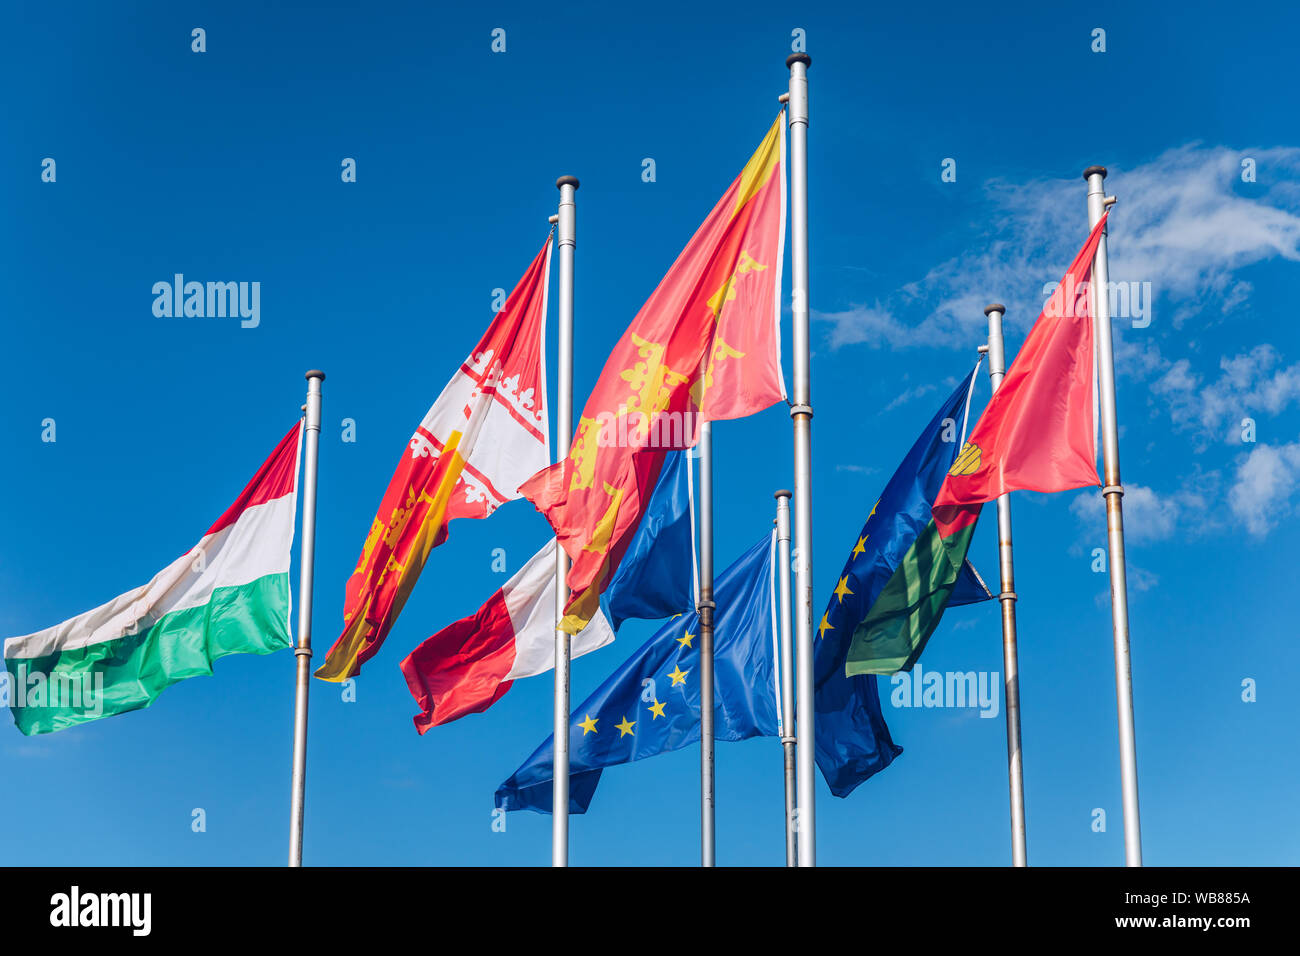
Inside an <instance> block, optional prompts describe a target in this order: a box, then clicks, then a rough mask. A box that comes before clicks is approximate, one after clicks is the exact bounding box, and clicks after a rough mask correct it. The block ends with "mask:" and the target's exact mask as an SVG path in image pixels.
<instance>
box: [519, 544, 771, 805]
mask: <svg viewBox="0 0 1300 956" xmlns="http://www.w3.org/2000/svg"><path fill="white" fill-rule="evenodd" d="M772 550H773V538H772V537H771V536H770V535H769V536H765V537H764V538H763V539H762V540H761V541H759V542H757V543H756V544H755V545H754V546H753V547H752V548H750V549H749V550H748V551H746V552H745V553H744V554H743V555H741V556H740V558H739V559H738V560H737V561H736V562H735V563H734V564H733V565H731V567H729V568H727V570H725V571H723V572H722V574H721V575H719V576H718V579H717V582H716V585H715V587H714V601H715V602H716V603H717V610H716V611H715V615H714V628H713V676H714V694H713V703H714V725H713V733H714V737H715V739H717V740H744V739H746V738H748V737H757V736H773V737H774V736H776V733H777V727H776V719H777V706H776V684H775V667H774V663H773V661H774V653H773V626H772V623H773V622H772V618H773V603H772ZM699 643H700V642H699V617H698V615H697V614H696V613H695V612H694V611H691V612H690V613H689V614H683V615H681V616H679V617H675V618H673V619H672V620H671V621H669V622H668V623H666V624H665V625H664V626H663V627H661V628H660V629H659V630H658V632H656V633H655V635H654V636H653V637H651V638H650V640H648V641H646V643H645V644H644V645H642V647H641V648H640V649H639V650H637V651H636V653H634V654H633V655H632V656H631V657H630V658H628V659H627V661H625V662H624V663H623V665H622V666H621V667H619V668H618V670H616V671H615V672H614V673H613V674H611V675H610V677H609V679H608V680H606V681H605V682H604V683H603V684H601V685H600V687H598V688H596V691H595V693H593V694H592V695H591V696H590V697H588V698H587V699H586V700H585V701H583V702H582V703H581V704H579V705H578V706H577V707H575V708H574V709H573V716H572V720H571V722H570V727H569V771H570V772H569V812H570V813H585V812H586V810H587V807H588V806H589V805H590V803H591V797H592V795H593V794H594V793H595V791H596V784H597V783H598V782H599V781H600V775H601V772H602V770H603V769H604V768H605V767H610V766H613V765H614V764H620V763H629V762H631V761H633V760H641V759H643V758H645V757H653V756H654V755H655V754H660V753H664V752H666V751H669V750H680V749H681V748H682V747H686V746H688V745H690V744H693V743H695V742H696V741H697V740H699V739H700V683H699V662H700V648H699ZM554 746H555V744H554V735H552V736H550V737H548V738H547V739H546V741H545V743H543V744H542V745H541V746H540V747H538V748H537V750H536V751H534V753H533V755H532V756H531V757H529V758H528V759H527V760H525V761H524V764H523V766H521V767H520V768H519V769H518V770H516V771H515V773H514V776H512V777H511V778H510V779H509V780H507V781H506V782H505V783H503V784H502V785H501V786H500V787H499V788H498V789H497V792H496V805H497V806H498V807H504V808H505V809H506V810H536V811H537V812H539V813H550V812H551V786H552V778H553V775H554V771H553V770H552V767H553V765H554Z"/></svg>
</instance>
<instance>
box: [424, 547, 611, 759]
mask: <svg viewBox="0 0 1300 956" xmlns="http://www.w3.org/2000/svg"><path fill="white" fill-rule="evenodd" d="M555 596H556V595H555V539H554V538H552V539H551V540H550V541H548V542H546V546H545V547H543V548H542V550H541V551H538V552H537V553H536V554H535V555H533V557H532V558H531V559H530V560H529V561H528V563H527V564H525V565H524V566H523V567H522V568H520V569H519V571H518V572H516V573H515V575H514V577H512V578H511V579H510V580H509V581H507V582H506V583H505V584H504V585H503V586H502V587H500V588H498V589H497V591H496V593H495V594H493V595H492V597H490V598H488V600H487V603H486V604H484V605H483V606H482V607H481V608H479V611H478V613H477V614H474V615H471V616H470V617H467V618H464V619H462V620H459V621H456V622H455V623H453V624H449V625H447V626H446V627H444V628H443V629H442V630H441V631H439V632H438V633H437V634H435V635H433V637H431V638H429V639H428V640H427V641H425V642H424V643H423V644H421V645H420V646H419V647H417V648H416V649H415V650H413V651H412V652H411V653H410V655H409V656H408V657H407V658H406V660H404V661H402V673H403V674H404V675H405V676H406V686H407V687H409V688H410V689H411V696H413V697H414V698H415V701H416V703H417V704H419V705H420V710H421V713H420V714H418V715H417V716H416V717H415V729H416V730H418V731H419V732H420V733H421V734H423V733H424V732H425V731H426V730H428V729H429V728H430V727H435V726H437V725H438V724H445V723H447V722H449V721H452V720H455V719H456V718H457V717H463V716H465V715H466V714H478V713H482V712H483V711H485V710H487V709H488V708H489V707H491V706H492V705H493V704H494V703H496V702H497V701H498V700H500V699H501V697H502V695H503V694H505V692H506V691H508V690H509V689H510V685H511V683H513V682H514V680H515V679H516V678H519V677H533V676H535V675H537V674H544V673H545V672H546V671H549V670H551V669H552V668H553V667H554V666H555ZM613 640H614V632H613V631H612V630H611V629H610V626H609V624H608V623H607V622H606V621H605V618H604V616H603V615H601V614H600V612H597V613H596V616H595V617H594V618H592V620H591V624H590V625H589V626H588V627H587V628H586V629H585V630H583V632H582V633H581V634H579V635H577V637H575V638H574V639H573V641H572V644H571V646H570V656H571V657H581V656H582V655H583V654H586V653H589V652H591V651H594V650H598V649H599V648H602V647H604V646H605V645H606V644H608V643H610V642H611V641H613Z"/></svg>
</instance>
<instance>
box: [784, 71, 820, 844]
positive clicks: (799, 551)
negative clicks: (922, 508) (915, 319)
mask: <svg viewBox="0 0 1300 956" xmlns="http://www.w3.org/2000/svg"><path fill="white" fill-rule="evenodd" d="M811 63H812V58H811V57H810V56H808V54H807V53H794V54H791V55H790V56H788V57H786V60H785V65H786V66H787V67H789V68H790V114H789V123H790V265H791V269H790V299H791V302H790V311H791V313H792V322H791V324H792V326H793V339H794V402H793V404H792V405H791V406H790V418H791V419H793V421H794V547H795V554H796V556H797V561H796V564H795V596H794V604H793V608H794V615H795V618H794V620H795V639H796V641H797V644H798V649H799V653H798V657H799V664H798V667H799V672H798V673H799V681H798V683H799V690H798V697H799V712H798V723H797V725H796V732H795V737H796V739H797V741H798V744H797V746H796V750H795V754H796V758H797V774H796V775H797V777H798V799H797V801H796V804H797V813H798V822H797V832H798V834H799V838H798V847H799V865H800V866H816V865H817V811H816V807H815V802H814V801H815V797H816V790H815V789H814V785H815V780H814V778H813V741H814V740H815V739H816V738H815V728H814V726H813V720H814V718H813V600H812V414H813V412H812V388H811V371H810V362H809V354H808V349H809V345H808V332H809V330H808V66H809V64H811Z"/></svg>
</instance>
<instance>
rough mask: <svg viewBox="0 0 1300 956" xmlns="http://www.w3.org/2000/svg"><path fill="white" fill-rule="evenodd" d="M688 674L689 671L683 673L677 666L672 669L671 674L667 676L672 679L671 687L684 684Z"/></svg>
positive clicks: (679, 666)
mask: <svg viewBox="0 0 1300 956" xmlns="http://www.w3.org/2000/svg"><path fill="white" fill-rule="evenodd" d="M689 673H690V671H684V670H682V668H681V665H678V666H677V667H674V668H673V672H672V673H671V674H669V675H668V676H669V677H671V678H672V679H673V686H674V687H676V686H677V685H678V684H685V683H686V675H687V674H689Z"/></svg>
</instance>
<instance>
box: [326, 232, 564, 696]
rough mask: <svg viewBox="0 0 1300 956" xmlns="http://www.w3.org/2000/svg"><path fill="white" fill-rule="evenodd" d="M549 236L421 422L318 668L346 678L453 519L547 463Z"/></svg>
mask: <svg viewBox="0 0 1300 956" xmlns="http://www.w3.org/2000/svg"><path fill="white" fill-rule="evenodd" d="M550 263H551V240H550V237H549V236H548V237H547V239H546V245H545V246H544V247H543V248H542V250H541V252H539V253H538V254H537V256H536V258H534V259H533V262H532V264H531V265H530V266H529V267H528V271H527V272H525V273H524V276H523V278H522V279H520V280H519V284H518V285H516V286H515V288H514V291H512V292H511V293H510V295H509V296H508V297H507V298H506V303H505V307H504V308H503V309H502V310H501V311H500V312H498V313H497V315H496V318H494V319H493V320H492V324H491V325H490V326H488V330H487V332H486V333H484V335H483V338H482V339H481V340H480V341H479V343H478V345H477V346H475V348H474V350H473V351H472V352H470V354H469V357H468V358H467V359H465V361H464V362H463V363H462V364H461V366H460V368H459V369H458V370H457V371H456V374H455V375H453V376H452V379H451V381H450V382H448V383H447V386H446V387H445V388H444V389H443V390H442V394H441V395H439V396H438V400H437V401H436V402H434V403H433V407H432V408H430V409H429V411H428V413H427V414H426V415H425V416H424V420H423V421H422V422H420V424H419V426H418V427H417V428H416V429H415V434H413V435H412V436H411V439H410V441H409V443H408V444H407V447H406V449H405V450H404V451H403V454H402V459H401V461H400V462H398V465H397V470H396V471H395V472H394V473H393V477H392V479H391V480H390V481H389V483H388V490H387V491H386V492H385V493H384V499H383V501H382V502H381V503H380V505H379V511H378V513H377V514H376V515H375V518H374V521H373V522H372V523H371V526H370V533H369V534H368V535H367V536H366V541H365V544H364V546H363V547H362V549H361V559H360V560H359V561H358V562H357V567H356V570H355V571H353V572H352V576H351V577H350V578H348V583H347V595H346V598H345V601H344V605H343V623H344V627H343V633H342V634H341V635H340V636H339V639H338V640H337V641H335V642H334V646H333V647H331V648H330V650H329V653H328V654H327V655H326V657H325V663H324V664H322V665H321V667H320V669H319V670H317V671H316V676H317V677H320V678H322V679H323V680H331V681H342V680H346V679H347V678H349V677H353V676H355V675H356V674H358V673H360V671H361V665H362V663H364V662H365V661H367V660H369V659H370V658H371V657H373V656H374V655H375V654H376V653H377V652H378V650H379V648H380V647H381V646H382V644H383V642H384V639H385V638H386V637H387V636H388V632H389V630H390V629H391V628H392V626H393V623H394V622H395V621H396V620H397V616H398V615H399V614H400V613H401V611H402V607H403V606H404V605H405V604H406V599H407V598H408V597H409V596H410V593H411V589H412V588H414V587H415V582H416V581H417V580H418V579H419V577H420V572H421V571H423V570H424V563H425V561H426V560H427V559H428V557H429V552H431V551H432V550H433V549H434V548H435V547H437V546H438V545H440V544H442V542H443V541H445V540H447V524H448V522H450V521H451V520H452V519H453V518H486V517H487V516H488V515H490V514H492V512H493V511H495V510H496V509H497V508H498V507H499V506H500V505H502V504H504V503H505V502H507V501H511V500H513V499H515V498H518V497H519V496H520V495H519V486H520V485H521V484H522V483H523V482H524V481H525V480H527V479H528V478H529V476H531V475H533V474H535V473H536V472H537V471H539V470H541V469H542V468H545V467H546V466H547V464H548V463H549V462H550V433H549V430H548V427H547V416H546V365H545V360H544V358H545V354H546V340H545V335H546V293H547V280H548V276H549V273H550Z"/></svg>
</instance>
